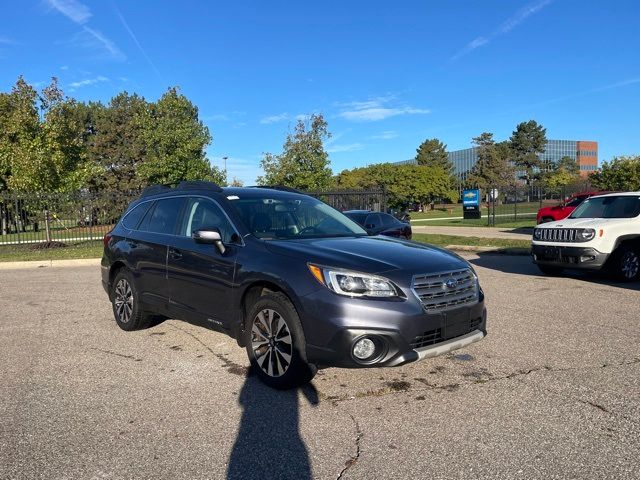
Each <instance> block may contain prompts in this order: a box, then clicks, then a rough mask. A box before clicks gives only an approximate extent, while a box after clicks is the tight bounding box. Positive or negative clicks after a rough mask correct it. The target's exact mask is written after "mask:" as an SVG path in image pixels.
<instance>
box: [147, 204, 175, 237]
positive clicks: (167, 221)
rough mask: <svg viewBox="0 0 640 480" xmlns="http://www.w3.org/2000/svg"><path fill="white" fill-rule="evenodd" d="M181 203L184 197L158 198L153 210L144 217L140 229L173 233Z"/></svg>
mask: <svg viewBox="0 0 640 480" xmlns="http://www.w3.org/2000/svg"><path fill="white" fill-rule="evenodd" d="M183 205H184V198H165V199H162V200H158V201H157V202H156V205H155V208H154V209H153V211H152V212H150V214H149V215H147V217H148V219H147V218H145V220H144V221H143V222H142V224H141V225H140V230H145V231H148V232H154V233H165V234H170V235H172V234H174V233H175V229H176V223H177V220H178V215H179V214H180V210H182V206H183Z"/></svg>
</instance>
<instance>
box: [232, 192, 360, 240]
mask: <svg viewBox="0 0 640 480" xmlns="http://www.w3.org/2000/svg"><path fill="white" fill-rule="evenodd" d="M231 204H232V205H233V206H234V207H235V208H236V210H237V211H238V213H239V214H240V216H241V217H242V220H243V221H244V224H245V225H246V226H247V228H248V229H249V230H250V231H251V233H252V234H253V235H255V236H256V237H258V238H263V239H275V238H277V239H287V240H288V239H293V238H324V237H346V236H348V237H353V236H365V235H367V232H366V231H365V230H363V229H362V228H361V227H360V226H359V225H358V224H356V223H355V222H353V221H352V220H350V219H348V218H347V217H346V216H344V215H343V214H342V213H340V212H338V211H337V210H334V209H333V208H331V207H330V206H328V205H327V204H325V203H322V202H321V201H319V200H316V199H314V198H311V197H303V196H300V197H295V198H270V197H268V196H265V197H259V198H245V199H241V198H240V199H237V200H232V201H231Z"/></svg>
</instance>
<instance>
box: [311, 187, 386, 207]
mask: <svg viewBox="0 0 640 480" xmlns="http://www.w3.org/2000/svg"><path fill="white" fill-rule="evenodd" d="M307 194H308V195H311V196H312V197H315V198H317V199H318V200H322V201H323V202H324V203H326V204H328V205H331V206H332V207H333V208H335V209H336V210H340V211H341V212H342V211H345V210H373V211H374V212H386V210H387V195H386V193H385V191H384V190H329V191H321V192H307Z"/></svg>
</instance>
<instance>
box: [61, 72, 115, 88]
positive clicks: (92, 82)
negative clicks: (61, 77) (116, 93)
mask: <svg viewBox="0 0 640 480" xmlns="http://www.w3.org/2000/svg"><path fill="white" fill-rule="evenodd" d="M108 81H109V79H108V78H107V77H103V76H102V75H99V76H97V77H95V78H86V79H84V80H78V81H77V82H71V83H70V84H69V87H71V91H73V90H76V89H78V88H82V87H88V86H89V85H95V84H97V83H104V82H108Z"/></svg>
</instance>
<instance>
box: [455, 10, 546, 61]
mask: <svg viewBox="0 0 640 480" xmlns="http://www.w3.org/2000/svg"><path fill="white" fill-rule="evenodd" d="M552 1H553V0H539V1H538V2H536V3H532V4H530V5H527V6H526V7H524V8H522V9H520V10H519V11H517V12H516V13H515V14H514V15H512V16H511V17H509V18H508V19H507V20H505V21H504V22H503V23H502V25H500V26H499V27H498V28H497V29H496V30H495V31H494V32H492V33H491V34H489V35H486V36H480V37H476V38H474V39H473V40H471V41H470V42H469V43H467V44H466V45H465V46H464V47H463V48H462V49H461V50H459V51H458V52H456V54H455V55H453V56H452V57H451V58H450V59H449V61H450V62H455V61H456V60H458V59H459V58H460V57H464V56H465V55H467V54H469V53H471V52H473V51H474V50H475V49H477V48H480V47H484V46H485V45H488V44H489V43H490V42H491V41H492V40H493V39H494V38H496V37H498V36H500V35H505V34H507V33H509V32H510V31H511V30H513V29H514V28H516V27H517V26H518V25H520V24H521V23H522V22H524V21H525V20H526V19H527V18H529V17H530V16H531V15H534V14H535V13H537V12H539V11H540V10H542V9H543V8H544V7H546V6H547V5H549V4H550V3H551V2H552Z"/></svg>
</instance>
